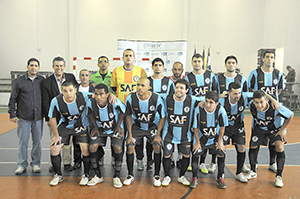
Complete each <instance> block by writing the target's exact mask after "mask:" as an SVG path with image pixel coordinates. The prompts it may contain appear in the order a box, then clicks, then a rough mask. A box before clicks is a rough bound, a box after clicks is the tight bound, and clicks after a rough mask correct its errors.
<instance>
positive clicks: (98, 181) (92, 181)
mask: <svg viewBox="0 0 300 199" xmlns="http://www.w3.org/2000/svg"><path fill="white" fill-rule="evenodd" d="M101 182H103V176H102V177H101V178H99V177H98V176H97V175H95V176H94V177H93V178H92V179H91V180H90V181H88V183H87V184H86V185H88V186H94V185H96V184H98V183H101Z"/></svg>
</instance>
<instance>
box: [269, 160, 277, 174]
mask: <svg viewBox="0 0 300 199" xmlns="http://www.w3.org/2000/svg"><path fill="white" fill-rule="evenodd" d="M269 170H271V171H273V172H274V173H277V165H276V163H275V162H274V163H273V164H271V165H269Z"/></svg>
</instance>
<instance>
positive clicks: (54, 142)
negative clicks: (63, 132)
mask: <svg viewBox="0 0 300 199" xmlns="http://www.w3.org/2000/svg"><path fill="white" fill-rule="evenodd" d="M55 145H61V140H60V137H59V136H54V137H53V138H52V140H51V143H50V147H52V146H55Z"/></svg>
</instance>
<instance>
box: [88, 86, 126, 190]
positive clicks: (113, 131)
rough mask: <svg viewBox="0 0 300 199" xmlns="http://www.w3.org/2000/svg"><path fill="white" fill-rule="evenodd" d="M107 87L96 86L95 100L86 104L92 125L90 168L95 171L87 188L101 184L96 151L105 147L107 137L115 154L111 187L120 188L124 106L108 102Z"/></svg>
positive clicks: (101, 179)
mask: <svg viewBox="0 0 300 199" xmlns="http://www.w3.org/2000/svg"><path fill="white" fill-rule="evenodd" d="M108 97H109V93H108V87H107V86H106V85H105V84H98V85H97V86H96V87H95V98H92V99H91V100H90V102H89V103H88V116H89V118H90V120H91V122H92V124H93V127H94V128H93V129H92V130H91V133H90V137H91V140H90V147H89V148H90V160H91V168H92V169H93V170H94V171H95V176H94V177H93V178H92V179H91V180H90V181H89V182H88V183H87V185H89V186H93V185H96V184H98V183H100V182H103V177H102V175H101V171H100V169H99V163H98V160H99V158H100V157H97V149H98V147H99V146H101V147H104V146H105V145H106V140H107V137H110V139H111V144H112V146H113V150H114V154H115V162H116V164H115V175H114V177H113V185H114V187H115V188H121V187H122V182H121V180H120V171H121V166H122V145H123V142H124V131H123V122H122V121H123V119H124V116H125V110H126V107H125V105H124V104H123V103H122V102H121V100H119V99H117V102H116V103H114V104H111V103H110V102H109V101H108Z"/></svg>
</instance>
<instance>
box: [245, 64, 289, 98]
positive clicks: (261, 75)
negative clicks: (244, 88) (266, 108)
mask: <svg viewBox="0 0 300 199" xmlns="http://www.w3.org/2000/svg"><path fill="white" fill-rule="evenodd" d="M283 86H284V78H283V73H282V72H280V71H279V70H277V69H275V68H274V69H273V71H272V72H271V73H265V72H264V71H263V70H262V69H261V68H258V69H256V70H253V71H252V72H251V73H250V75H249V79H248V87H249V88H251V89H253V91H257V90H263V91H265V92H266V93H268V94H269V95H271V96H272V97H274V98H275V99H276V100H278V89H283Z"/></svg>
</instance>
